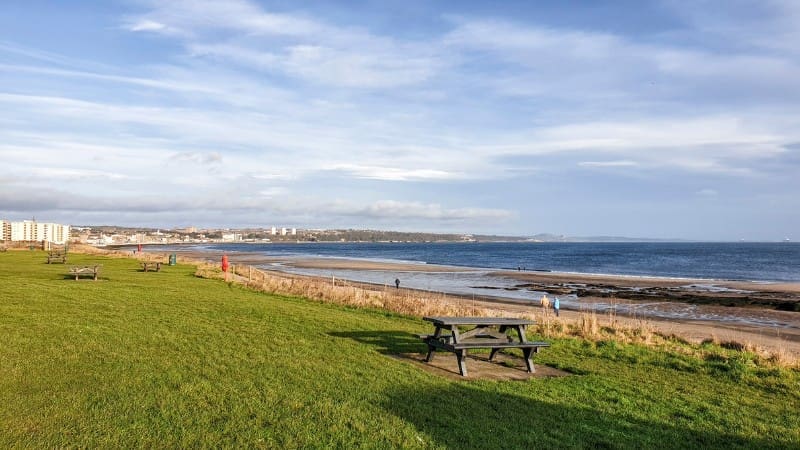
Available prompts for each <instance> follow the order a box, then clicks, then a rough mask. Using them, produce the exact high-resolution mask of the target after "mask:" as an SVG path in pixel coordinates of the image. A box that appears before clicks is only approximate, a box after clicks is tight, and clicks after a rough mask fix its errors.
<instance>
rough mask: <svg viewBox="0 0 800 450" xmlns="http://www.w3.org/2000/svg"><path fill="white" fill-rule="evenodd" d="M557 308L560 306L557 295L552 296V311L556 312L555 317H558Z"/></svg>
mask: <svg viewBox="0 0 800 450" xmlns="http://www.w3.org/2000/svg"><path fill="white" fill-rule="evenodd" d="M559 308H561V304H560V302H559V301H558V297H553V312H554V313H556V317H558V310H559Z"/></svg>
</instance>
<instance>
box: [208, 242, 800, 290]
mask: <svg viewBox="0 0 800 450" xmlns="http://www.w3.org/2000/svg"><path fill="white" fill-rule="evenodd" d="M206 248H210V249H214V250H221V251H247V252H263V253H264V254H266V255H273V256H297V257H302V256H314V257H339V258H357V259H369V260H388V261H404V262H415V263H424V264H442V265H450V266H461V267H465V268H480V269H512V270H516V269H517V268H521V269H523V270H526V271H552V272H573V273H587V274H612V275H634V276H657V277H670V278H699V279H711V280H738V281H765V282H776V281H800V243H791V242H785V243H783V242H780V243H777V242H776V243H718V242H715V243H640V242H637V243H562V242H558V243H527V242H525V243H517V242H513V243H511V242H498V243H495V242H470V243H302V244H284V243H274V244H214V245H209V246H206Z"/></svg>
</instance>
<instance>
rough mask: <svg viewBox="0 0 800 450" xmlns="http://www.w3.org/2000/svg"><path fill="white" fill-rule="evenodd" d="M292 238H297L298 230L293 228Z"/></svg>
mask: <svg viewBox="0 0 800 450" xmlns="http://www.w3.org/2000/svg"><path fill="white" fill-rule="evenodd" d="M292 236H297V228H292Z"/></svg>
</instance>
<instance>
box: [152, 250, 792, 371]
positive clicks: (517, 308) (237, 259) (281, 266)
mask: <svg viewBox="0 0 800 450" xmlns="http://www.w3.org/2000/svg"><path fill="white" fill-rule="evenodd" d="M154 253H155V252H154ZM159 253H161V252H159ZM175 253H178V254H180V255H181V256H183V257H186V258H189V259H195V260H200V261H205V262H210V263H212V264H213V263H217V262H218V261H219V259H220V258H221V256H222V255H223V254H227V255H228V258H229V261H230V262H231V264H243V265H250V266H254V267H258V268H259V269H261V270H264V271H266V272H272V273H275V274H279V275H280V276H283V277H298V278H307V279H317V280H318V281H320V282H321V283H328V284H329V283H331V279H330V276H323V275H308V274H300V273H293V272H291V271H287V270H286V266H290V267H299V266H309V267H316V268H322V269H330V270H338V269H342V268H345V267H346V268H347V269H349V270H352V271H375V272H396V273H414V272H432V273H434V274H448V273H459V272H464V270H463V269H462V268H457V267H453V266H438V267H437V266H434V265H430V264H425V265H422V264H409V265H405V264H394V263H388V262H376V261H364V260H358V259H346V258H337V259H336V261H335V263H333V261H332V260H331V258H302V257H301V258H286V257H275V256H266V255H263V254H260V253H257V252H242V253H234V252H222V251H213V250H209V251H196V250H193V251H176V252H175ZM489 273H491V274H492V275H494V276H498V277H509V278H512V279H515V280H517V281H520V282H523V283H524V282H531V281H540V282H553V281H560V282H564V281H570V282H580V281H587V282H602V283H606V284H609V285H616V286H617V287H625V285H626V284H634V285H641V284H652V283H653V282H660V283H664V284H667V285H669V286H667V287H675V285H685V284H686V281H687V280H686V279H681V280H663V279H657V278H656V279H653V278H647V279H645V278H629V277H613V276H581V277H579V276H569V275H567V274H554V273H541V272H536V273H530V272H528V273H525V272H523V273H521V274H520V273H518V272H517V271H494V272H489ZM337 278H339V279H342V280H347V284H348V285H352V286H354V287H361V288H364V289H369V290H380V289H387V284H382V283H370V282H363V281H353V280H349V279H347V278H346V277H337ZM393 278H394V276H392V279H393ZM688 281H698V280H691V279H689V280H688ZM741 283H742V282H724V283H715V284H726V286H723V287H725V288H728V287H731V286H733V287H742V285H741ZM746 286H747V287H749V288H752V289H753V290H754V291H755V289H756V288H761V289H763V288H765V287H767V286H765V285H763V284H761V283H749V284H746ZM634 287H636V286H634ZM388 289H392V290H393V289H395V287H394V286H393V285H392V286H391V287H388ZM400 290H401V291H409V292H418V293H420V294H421V295H424V296H428V297H439V296H445V298H447V299H448V300H454V299H455V300H457V301H459V302H462V303H463V304H464V305H466V306H476V307H482V308H486V309H490V310H494V311H499V312H501V313H503V312H505V313H511V314H532V315H535V316H536V317H537V321H538V320H539V319H540V318H541V319H542V320H553V319H554V317H553V314H552V312H549V313H547V312H545V311H543V309H542V308H541V307H540V306H539V304H538V302H536V301H535V300H536V299H535V298H529V299H527V300H520V299H513V298H507V297H502V296H493V295H464V294H458V293H444V292H441V291H435V290H434V291H431V290H426V289H417V288H410V287H406V286H403V287H401V288H400ZM780 291H782V292H786V293H793V294H796V293H798V292H800V284H794V283H785V286H781V288H780ZM581 300H582V301H583V300H586V301H587V302H603V301H607V299H606V298H581ZM627 302H628V303H623V301H622V300H620V301H619V303H618V306H623V305H625V304H629V305H630V304H632V305H636V301H627ZM667 303H668V302H667ZM673 304H674V305H678V306H679V307H680V306H689V307H692V308H695V309H702V310H704V311H708V312H709V314H711V316H712V317H713V314H717V313H720V312H723V313H726V314H729V315H733V316H737V317H738V316H741V317H753V316H755V317H768V318H770V320H775V321H777V322H778V323H780V324H781V325H780V326H776V325H764V324H760V323H758V322H754V323H741V322H725V321H720V320H704V319H691V318H678V317H674V318H669V317H657V316H650V315H647V314H646V313H644V312H641V313H638V314H630V315H626V314H624V313H621V312H620V311H618V310H608V311H600V312H598V311H587V310H583V309H580V308H578V309H570V308H564V307H562V309H561V316H560V318H559V320H562V321H565V322H571V323H578V322H579V321H581V320H584V318H585V317H586V316H587V314H588V315H592V316H595V317H597V318H599V319H601V320H604V321H609V322H613V323H618V324H622V325H627V326H632V327H635V326H645V327H647V328H649V329H652V330H653V331H656V332H658V333H660V334H662V335H664V336H677V337H679V338H681V339H685V340H687V341H689V342H692V343H702V342H703V341H707V340H712V341H716V342H739V343H744V344H747V345H755V346H758V347H760V348H763V349H766V350H769V351H772V352H776V353H781V354H785V355H789V356H790V357H791V358H793V359H795V360H797V359H800V313H797V312H789V311H774V310H769V309H765V308H753V307H750V308H742V307H732V306H710V305H689V304H686V303H679V302H673ZM562 305H563V302H562Z"/></svg>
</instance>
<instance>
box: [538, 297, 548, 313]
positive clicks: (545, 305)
mask: <svg viewBox="0 0 800 450" xmlns="http://www.w3.org/2000/svg"><path fill="white" fill-rule="evenodd" d="M539 303H541V304H542V309H544V313H545V315H546V314H547V310H548V309H549V308H550V299H549V298H547V294H542V298H541V299H540V300H539Z"/></svg>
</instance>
